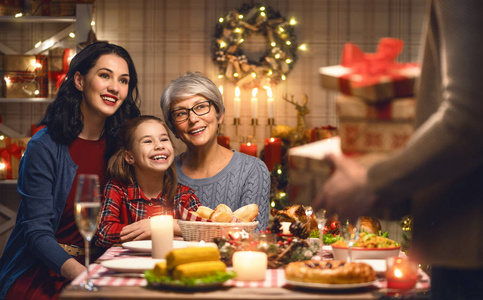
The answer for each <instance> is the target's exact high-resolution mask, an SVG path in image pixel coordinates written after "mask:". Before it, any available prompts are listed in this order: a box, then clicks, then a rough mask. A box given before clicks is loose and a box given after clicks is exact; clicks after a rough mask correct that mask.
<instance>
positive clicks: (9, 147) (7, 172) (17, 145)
mask: <svg viewBox="0 0 483 300" xmlns="http://www.w3.org/2000/svg"><path fill="white" fill-rule="evenodd" d="M29 140H30V138H29V137H28V138H9V137H4V138H3V140H1V141H0V179H17V178H18V168H19V165H20V159H21V158H22V155H23V153H24V151H25V149H27V143H28V141H29Z"/></svg>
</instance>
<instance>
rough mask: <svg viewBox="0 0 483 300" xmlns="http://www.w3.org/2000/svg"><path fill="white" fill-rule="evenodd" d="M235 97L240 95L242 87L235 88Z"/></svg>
mask: <svg viewBox="0 0 483 300" xmlns="http://www.w3.org/2000/svg"><path fill="white" fill-rule="evenodd" d="M235 97H237V98H238V97H240V88H239V87H236V88H235Z"/></svg>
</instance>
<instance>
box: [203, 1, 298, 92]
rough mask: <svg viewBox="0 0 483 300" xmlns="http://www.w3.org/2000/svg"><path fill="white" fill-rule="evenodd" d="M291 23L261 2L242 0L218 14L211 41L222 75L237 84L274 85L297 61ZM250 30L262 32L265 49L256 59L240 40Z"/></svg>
mask: <svg viewBox="0 0 483 300" xmlns="http://www.w3.org/2000/svg"><path fill="white" fill-rule="evenodd" d="M293 25H294V24H293V23H292V22H289V21H287V20H286V19H285V18H284V17H282V16H281V15H280V13H279V12H277V11H275V10H273V9H272V8H271V7H269V6H263V5H261V4H255V5H250V4H243V6H242V7H241V8H240V9H238V10H235V9H233V10H232V11H230V12H229V13H228V14H227V15H226V16H225V17H223V18H220V19H219V20H218V23H217V24H216V33H215V35H216V38H215V41H214V42H213V47H212V50H213V60H214V62H215V63H216V64H217V65H218V67H219V69H220V72H221V73H222V74H221V75H222V76H224V77H226V78H227V79H230V80H232V81H233V82H234V83H235V84H237V85H238V86H240V87H245V88H251V87H264V86H269V85H275V84H278V83H279V82H281V81H283V80H285V79H286V78H287V75H288V73H289V72H290V71H291V70H292V68H293V66H294V64H295V62H296V61H297V42H296V37H295V35H294V26H293ZM251 34H263V35H264V36H265V38H266V51H265V54H264V55H263V57H261V58H260V60H259V61H251V60H249V59H248V58H247V57H246V56H245V54H244V52H243V48H244V44H243V42H244V41H245V40H246V39H247V37H249V36H250V35H251Z"/></svg>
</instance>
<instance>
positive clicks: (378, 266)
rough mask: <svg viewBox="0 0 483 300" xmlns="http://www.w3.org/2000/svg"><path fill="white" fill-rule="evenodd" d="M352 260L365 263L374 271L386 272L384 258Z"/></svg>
mask: <svg viewBox="0 0 483 300" xmlns="http://www.w3.org/2000/svg"><path fill="white" fill-rule="evenodd" d="M354 262H362V263H366V264H368V265H369V266H371V267H372V269H373V270H374V271H375V272H376V273H384V272H386V260H385V259H356V260H354Z"/></svg>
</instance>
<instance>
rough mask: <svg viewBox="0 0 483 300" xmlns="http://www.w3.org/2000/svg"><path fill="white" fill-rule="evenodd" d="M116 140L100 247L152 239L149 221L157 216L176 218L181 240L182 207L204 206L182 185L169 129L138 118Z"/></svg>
mask: <svg viewBox="0 0 483 300" xmlns="http://www.w3.org/2000/svg"><path fill="white" fill-rule="evenodd" d="M118 140H119V144H120V148H119V149H118V150H117V152H116V153H115V154H114V155H113V156H112V157H111V159H110V160H109V164H108V166H107V176H108V177H109V178H110V180H109V181H108V182H107V184H106V187H105V189H104V198H105V200H104V203H103V204H102V208H101V220H100V222H99V230H98V232H97V240H96V246H99V247H111V246H112V245H113V244H118V243H123V242H128V241H137V240H147V239H150V238H151V225H150V220H149V218H150V217H152V216H156V215H166V214H169V215H172V216H173V217H174V219H175V220H174V221H175V222H174V224H173V229H174V234H176V235H181V230H180V228H179V226H178V223H177V221H176V219H180V218H181V211H180V209H181V207H183V208H185V209H187V210H188V211H196V210H197V209H198V206H200V201H199V200H198V198H197V197H196V196H195V194H194V191H193V190H192V189H191V188H189V187H187V186H185V185H182V184H178V178H177V175H176V168H175V167H174V166H173V161H174V149H173V144H172V143H171V139H170V138H169V134H168V127H167V126H166V124H165V123H164V122H163V121H162V120H161V119H159V118H157V117H154V116H140V117H137V118H135V119H132V120H131V121H129V122H127V123H126V124H124V126H123V127H122V128H121V130H119V133H118Z"/></svg>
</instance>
